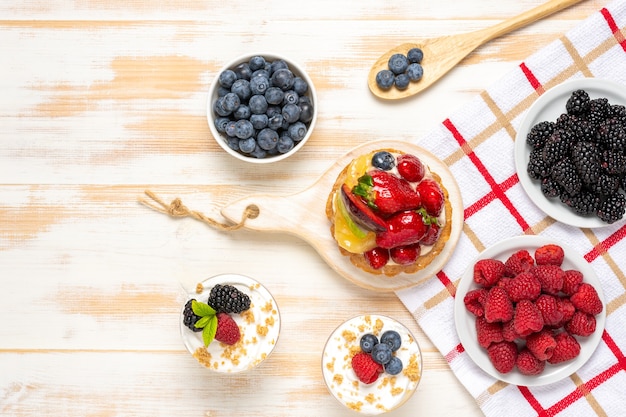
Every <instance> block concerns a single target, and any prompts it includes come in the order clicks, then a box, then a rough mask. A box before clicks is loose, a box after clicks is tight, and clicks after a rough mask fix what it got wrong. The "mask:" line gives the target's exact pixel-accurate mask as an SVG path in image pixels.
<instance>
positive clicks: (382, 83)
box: [376, 70, 395, 90]
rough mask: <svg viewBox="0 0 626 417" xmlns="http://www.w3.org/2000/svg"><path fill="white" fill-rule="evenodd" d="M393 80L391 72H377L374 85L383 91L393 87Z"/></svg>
mask: <svg viewBox="0 0 626 417" xmlns="http://www.w3.org/2000/svg"><path fill="white" fill-rule="evenodd" d="M394 78H395V76H394V75H393V72H391V71H389V70H381V71H378V74H376V85H378V86H379V87H380V88H382V89H383V90H387V89H389V88H391V86H392V85H393V81H394Z"/></svg>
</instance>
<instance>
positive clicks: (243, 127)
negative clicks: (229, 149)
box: [235, 119, 254, 139]
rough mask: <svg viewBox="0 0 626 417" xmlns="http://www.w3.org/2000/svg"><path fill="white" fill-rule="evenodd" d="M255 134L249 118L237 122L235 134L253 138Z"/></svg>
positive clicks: (244, 137) (240, 136)
mask: <svg viewBox="0 0 626 417" xmlns="http://www.w3.org/2000/svg"><path fill="white" fill-rule="evenodd" d="M253 134H254V127H252V123H250V121H249V120H245V119H241V120H237V122H236V123H235V136H237V137H238V138H239V139H248V138H251V137H252V135H253Z"/></svg>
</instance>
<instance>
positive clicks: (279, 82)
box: [270, 68, 295, 91]
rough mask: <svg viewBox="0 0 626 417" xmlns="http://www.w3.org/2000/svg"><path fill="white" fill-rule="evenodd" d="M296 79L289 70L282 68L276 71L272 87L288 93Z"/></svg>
mask: <svg viewBox="0 0 626 417" xmlns="http://www.w3.org/2000/svg"><path fill="white" fill-rule="evenodd" d="M294 78H295V77H294V75H293V72H291V71H290V70H289V69H287V68H281V69H279V70H276V71H274V73H273V74H272V78H271V79H270V80H271V81H272V85H274V86H276V87H278V88H280V89H281V90H283V91H287V90H289V89H290V88H291V87H293V80H294Z"/></svg>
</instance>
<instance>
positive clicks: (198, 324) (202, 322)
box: [194, 316, 212, 329]
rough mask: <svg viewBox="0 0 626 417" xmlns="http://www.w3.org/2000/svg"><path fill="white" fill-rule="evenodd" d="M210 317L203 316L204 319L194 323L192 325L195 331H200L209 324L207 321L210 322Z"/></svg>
mask: <svg viewBox="0 0 626 417" xmlns="http://www.w3.org/2000/svg"><path fill="white" fill-rule="evenodd" d="M211 317H212V316H204V317H202V318H201V319H200V320H198V321H197V322H196V324H194V326H195V327H196V328H197V329H202V328H204V327H206V325H207V324H208V323H209V320H211Z"/></svg>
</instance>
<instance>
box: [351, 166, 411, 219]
mask: <svg viewBox="0 0 626 417" xmlns="http://www.w3.org/2000/svg"><path fill="white" fill-rule="evenodd" d="M352 192H353V193H354V194H356V195H358V196H360V197H363V198H364V199H365V201H366V202H367V204H368V205H369V206H370V207H371V208H372V209H373V210H374V211H376V212H378V213H380V215H382V216H383V217H385V216H390V215H392V214H394V213H397V212H400V211H403V210H411V209H416V208H418V207H419V206H420V204H421V199H420V195H419V194H418V193H417V192H415V190H413V188H412V187H411V184H410V183H409V182H408V181H406V180H404V179H402V178H399V177H397V176H395V175H394V174H392V173H389V172H387V171H381V170H372V171H370V172H369V173H368V174H365V175H363V176H362V177H360V178H359V179H358V184H357V185H356V186H355V187H354V188H353V189H352Z"/></svg>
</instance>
